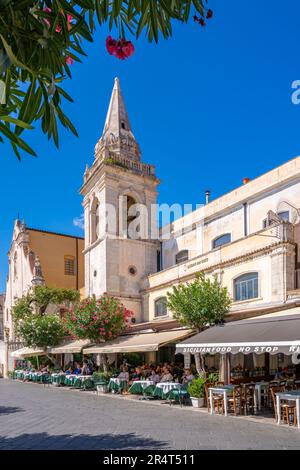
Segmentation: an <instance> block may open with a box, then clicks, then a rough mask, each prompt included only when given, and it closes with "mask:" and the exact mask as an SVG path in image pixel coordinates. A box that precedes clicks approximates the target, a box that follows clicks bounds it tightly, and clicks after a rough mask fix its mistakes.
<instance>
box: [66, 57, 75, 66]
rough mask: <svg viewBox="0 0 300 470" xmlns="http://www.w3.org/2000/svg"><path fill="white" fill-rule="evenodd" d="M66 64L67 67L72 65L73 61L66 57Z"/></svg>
mask: <svg viewBox="0 0 300 470" xmlns="http://www.w3.org/2000/svg"><path fill="white" fill-rule="evenodd" d="M66 64H67V65H73V64H74V60H73V59H72V57H70V56H69V55H68V56H67V57H66Z"/></svg>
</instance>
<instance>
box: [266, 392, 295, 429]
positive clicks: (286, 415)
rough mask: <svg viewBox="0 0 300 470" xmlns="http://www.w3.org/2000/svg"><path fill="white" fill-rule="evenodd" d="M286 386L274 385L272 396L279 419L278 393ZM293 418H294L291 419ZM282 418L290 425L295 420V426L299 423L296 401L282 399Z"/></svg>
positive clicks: (276, 417) (276, 418)
mask: <svg viewBox="0 0 300 470" xmlns="http://www.w3.org/2000/svg"><path fill="white" fill-rule="evenodd" d="M284 391H285V387H277V388H276V387H272V388H271V396H272V402H273V407H274V414H275V420H276V421H277V420H278V416H277V404H276V393H280V392H284ZM291 418H292V419H291ZM280 420H281V421H283V422H286V423H287V424H288V425H289V426H291V423H292V422H293V424H294V426H296V425H297V414H296V405H295V404H294V403H291V402H288V400H287V401H284V402H283V401H282V400H281V401H280Z"/></svg>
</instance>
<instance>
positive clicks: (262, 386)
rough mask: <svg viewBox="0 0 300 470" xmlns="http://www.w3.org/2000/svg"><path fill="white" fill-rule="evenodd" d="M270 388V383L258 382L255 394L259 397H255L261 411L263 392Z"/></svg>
mask: <svg viewBox="0 0 300 470" xmlns="http://www.w3.org/2000/svg"><path fill="white" fill-rule="evenodd" d="M265 388H267V389H268V388H269V382H257V383H256V384H255V393H256V394H257V397H254V398H256V399H257V405H256V407H258V409H259V411H260V410H261V392H262V390H263V389H265Z"/></svg>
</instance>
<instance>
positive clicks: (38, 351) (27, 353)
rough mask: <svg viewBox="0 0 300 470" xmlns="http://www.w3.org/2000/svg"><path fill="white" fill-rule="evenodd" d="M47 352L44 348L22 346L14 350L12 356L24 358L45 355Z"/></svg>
mask: <svg viewBox="0 0 300 470" xmlns="http://www.w3.org/2000/svg"><path fill="white" fill-rule="evenodd" d="M45 354H46V353H45V350H44V349H42V348H21V349H17V350H16V351H13V352H12V353H11V356H12V357H16V358H19V359H22V358H25V357H34V356H45Z"/></svg>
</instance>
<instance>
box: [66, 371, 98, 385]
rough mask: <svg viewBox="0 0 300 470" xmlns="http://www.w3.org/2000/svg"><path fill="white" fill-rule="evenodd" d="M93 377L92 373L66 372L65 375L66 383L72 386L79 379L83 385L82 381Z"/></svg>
mask: <svg viewBox="0 0 300 470" xmlns="http://www.w3.org/2000/svg"><path fill="white" fill-rule="evenodd" d="M92 377H93V376H92V375H80V374H66V375H65V384H66V385H69V386H71V387H72V386H73V385H75V383H76V382H77V380H79V381H80V383H81V385H82V383H83V382H84V381H85V380H87V379H91V378H92Z"/></svg>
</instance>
